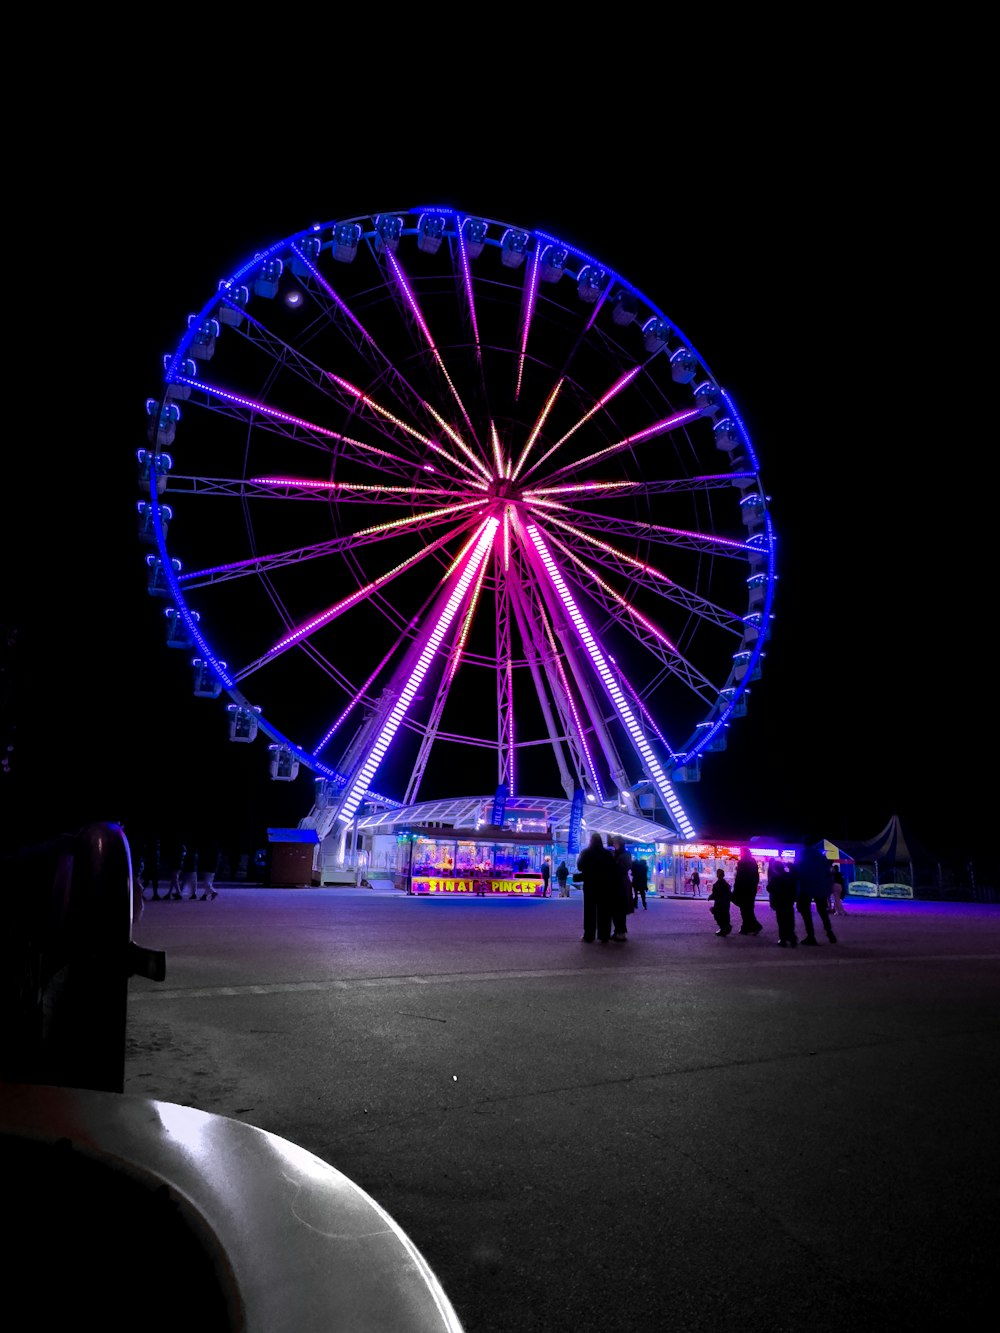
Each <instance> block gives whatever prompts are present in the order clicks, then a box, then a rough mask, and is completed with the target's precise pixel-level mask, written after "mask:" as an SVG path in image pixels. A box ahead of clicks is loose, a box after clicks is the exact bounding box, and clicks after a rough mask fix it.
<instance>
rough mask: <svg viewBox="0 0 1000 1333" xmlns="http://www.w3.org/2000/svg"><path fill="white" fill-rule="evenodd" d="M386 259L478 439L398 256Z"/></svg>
mask: <svg viewBox="0 0 1000 1333" xmlns="http://www.w3.org/2000/svg"><path fill="white" fill-rule="evenodd" d="M385 257H386V259H387V260H388V261H389V268H390V270H391V271H392V275H393V277H394V278H395V279H396V282H397V284H398V286H399V290H400V292H401V293H402V295H403V299H404V300H405V301H406V304H407V305H408V306H409V307H410V312H411V314H412V315H413V318H414V319H415V320H416V321H417V327H418V328H419V329H420V332H421V333H422V334H423V335H424V338H425V339H426V341H427V346H428V347H429V348H430V349H431V355H432V356H433V357H434V360H435V361H436V362H437V364H438V369H439V370H440V371H441V374H442V375H443V376H444V378H445V383H446V384H447V385H448V388H449V389H450V390H451V395H452V397H453V398H454V399H455V402H456V403H457V404H458V408H459V411H460V412H461V413H462V416H463V417H464V418H465V424H466V425H467V426H468V428H469V430H470V431H471V432H472V438H473V439H475V438H476V430H475V427H474V426H473V424H472V422H471V420H470V419H469V414H468V412H467V411H466V410H465V404H464V403H463V402H462V399H461V397H460V396H459V392H458V390H457V389H456V388H455V385H454V384H453V383H452V378H451V376H450V375H449V374H448V367H447V366H446V365H445V363H444V361H443V360H442V358H441V353H440V352H439V351H438V349H437V346H436V345H435V342H434V339H433V338H432V337H431V331H430V329H429V328H428V327H427V321H426V320H425V319H424V316H423V313H422V311H421V309H420V306H419V305H418V304H417V298H416V296H415V295H414V293H413V290H412V288H411V287H410V284H409V283H408V282H407V280H406V274H405V273H404V272H403V270H402V267H401V266H400V263H399V260H398V259H397V258H396V256H395V255H394V254H393V253H392V251H391V250H387V251H386V255H385Z"/></svg>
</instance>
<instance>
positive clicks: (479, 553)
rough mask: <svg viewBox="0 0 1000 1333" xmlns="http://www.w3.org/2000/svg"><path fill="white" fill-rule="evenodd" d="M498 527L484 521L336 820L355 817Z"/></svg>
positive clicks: (492, 519)
mask: <svg viewBox="0 0 1000 1333" xmlns="http://www.w3.org/2000/svg"><path fill="white" fill-rule="evenodd" d="M499 525H500V520H499V519H497V518H491V519H488V520H487V522H486V526H485V527H484V529H483V532H482V535H481V536H480V538H479V541H478V542H477V543H476V548H475V550H474V551H473V553H472V556H471V557H470V559H469V561H468V563H467V564H466V566H465V568H464V569H463V570H462V574H461V576H460V578H459V580H458V582H457V583H456V584H455V587H454V588H453V589H452V593H451V596H450V597H449V598H448V601H447V602H446V603H445V607H444V610H443V611H442V612H441V614H440V616H438V621H437V624H436V625H435V626H434V629H433V631H432V632H431V635H430V637H429V638H428V639H427V642H426V643H425V644H424V648H423V652H422V653H421V654H420V657H419V658H418V660H417V663H416V665H415V666H414V668H413V670H412V671H411V672H410V677H409V679H408V680H407V682H406V684H405V686H404V687H403V689H402V691H401V693H400V695H399V698H398V699H397V700H396V703H395V705H394V706H393V709H392V712H391V713H390V714H389V716H388V718H387V719H386V722H385V725H384V726H383V727H382V730H381V731H380V732H379V735H378V739H377V740H376V742H375V744H374V746H373V747H372V750H371V753H370V754H369V756H368V758H367V760H366V761H365V763H364V765H363V766H362V768H361V770H360V771H359V773H358V774H357V776H356V777H355V779H354V781H353V783H352V784H351V788H350V791H349V792H348V795H347V799H346V800H345V802H344V804H343V806H342V807H341V810H340V813H339V815H338V818H339V819H340V820H341V821H344V822H347V821H349V820H351V819H353V818H354V812H355V811H356V810H357V808H358V806H359V805H360V804H361V800H362V797H363V796H364V794H365V792H366V791H367V789H368V784H369V782H371V780H372V778H373V777H374V776H375V773H376V771H377V770H378V767H379V765H380V764H381V762H382V760H383V758H384V757H385V752H386V750H388V748H389V743H390V742H391V740H392V738H393V736H395V734H396V731H397V730H398V728H399V725H400V723H401V722H402V720H403V718H404V717H405V716H406V714H407V712H408V711H409V708H410V704H411V703H412V702H413V699H414V696H415V695H416V693H417V690H418V689H419V687H420V682H421V681H422V680H423V678H424V676H425V675H426V674H427V668H428V667H429V666H430V664H431V661H432V659H433V657H434V655H435V653H436V652H437V650H438V648H439V646H440V644H441V640H442V639H443V638H444V636H445V634H446V633H447V632H448V628H449V626H450V625H451V622H452V621H453V620H454V618H455V616H456V614H457V612H458V609H459V607H460V606H461V604H462V601H463V600H464V598H465V594H466V592H467V591H468V589H469V584H470V583H471V582H472V580H473V579H474V578H475V576H476V574H477V572H478V570H479V566H480V564H481V563H482V561H483V559H484V558H485V556H486V553H487V551H488V550H489V549H490V546H491V544H492V542H493V538H494V536H495V534H496V530H497V528H498V527H499Z"/></svg>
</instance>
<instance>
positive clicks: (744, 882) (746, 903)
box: [733, 847, 764, 935]
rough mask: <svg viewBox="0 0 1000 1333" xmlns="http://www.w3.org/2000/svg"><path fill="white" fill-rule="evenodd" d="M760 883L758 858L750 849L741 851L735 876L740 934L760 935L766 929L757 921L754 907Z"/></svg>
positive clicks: (734, 896)
mask: <svg viewBox="0 0 1000 1333" xmlns="http://www.w3.org/2000/svg"><path fill="white" fill-rule="evenodd" d="M759 883H760V870H759V869H758V867H757V858H756V857H755V856H752V855H751V853H750V849H749V848H748V847H744V848H742V850H741V851H740V859H739V860H738V861H737V862H736V874H735V875H734V876H733V902H734V903H735V904H736V906H737V907H738V908H739V909H740V934H741V935H759V934H760V932H761V931H762V930H763V929H764V927H763V926H762V925H761V924H760V922H759V921H758V920H757V913H756V911H755V910H754V905H755V903H756V901H757V886H758V884H759Z"/></svg>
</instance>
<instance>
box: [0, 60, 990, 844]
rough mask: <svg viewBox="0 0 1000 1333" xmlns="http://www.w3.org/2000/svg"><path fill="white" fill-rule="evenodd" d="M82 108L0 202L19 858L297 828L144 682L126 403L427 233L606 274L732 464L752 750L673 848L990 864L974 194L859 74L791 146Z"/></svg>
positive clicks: (221, 83) (556, 110) (204, 99)
mask: <svg viewBox="0 0 1000 1333" xmlns="http://www.w3.org/2000/svg"><path fill="white" fill-rule="evenodd" d="M528 63H529V64H530V62H528ZM251 64H252V62H251ZM295 68H296V69H297V70H298V72H299V74H301V72H302V71H301V67H300V66H296V67H295ZM148 73H149V71H146V74H147V75H148ZM104 74H105V75H106V77H107V78H108V79H109V80H110V81H111V84H112V90H113V89H114V87H115V84H114V81H115V80H116V79H117V80H118V81H119V84H118V87H119V89H120V91H121V92H122V93H123V94H127V96H122V97H118V96H113V95H111V92H109V91H108V90H104V92H103V93H102V92H101V90H99V89H94V88H93V86H90V87H89V91H88V95H87V96H86V97H83V98H81V100H80V104H79V106H78V107H77V108H76V110H75V111H74V113H73V114H69V113H67V112H65V111H64V112H63V113H62V114H61V115H60V116H59V117H57V118H56V120H55V121H54V122H53V124H52V126H51V127H50V128H49V129H48V130H44V131H43V130H38V131H35V132H33V133H26V134H25V135H24V136H22V138H21V140H20V142H19V144H18V145H17V148H16V151H15V152H13V153H12V156H11V159H10V161H9V164H8V173H9V180H10V181H11V182H12V183H13V184H14V185H15V186H16V187H17V188H16V190H15V194H16V196H17V198H18V199H19V201H20V202H19V208H18V213H17V219H16V236H15V239H14V245H13V248H12V250H11V251H10V263H11V271H10V272H9V278H10V282H11V286H10V288H9V289H8V290H9V292H11V293H12V294H13V299H14V303H15V307H16V308H15V310H14V312H13V317H12V319H11V322H10V325H9V330H8V332H9V341H8V350H7V353H6V356H7V376H6V382H7V389H8V393H7V396H6V400H7V406H8V416H7V435H6V448H5V455H6V458H7V468H6V478H7V480H6V484H5V486H4V519H3V531H4V540H5V550H4V563H3V590H2V616H0V621H2V624H3V627H4V631H5V634H6V648H5V650H4V658H3V662H4V678H3V687H4V694H3V699H2V705H3V722H4V736H5V743H7V744H9V745H11V746H12V747H13V748H12V749H11V750H9V751H8V765H9V772H7V773H5V774H3V775H0V776H2V786H0V790H2V791H3V801H4V814H5V818H6V821H7V824H8V836H9V837H14V838H23V837H34V836H46V835H47V834H49V833H55V832H59V831H66V830H69V829H72V828H74V827H77V826H79V825H80V824H81V823H83V822H85V821H87V820H90V819H104V818H110V819H115V820H120V821H123V822H124V823H125V826H126V830H127V831H129V830H131V831H132V832H133V833H134V834H136V835H140V834H145V833H147V832H149V831H151V830H155V831H156V832H159V833H161V834H166V832H167V831H168V830H170V829H172V828H173V829H176V828H180V827H182V826H183V827H184V828H185V829H186V830H189V831H193V830H194V829H195V827H196V826H201V827H212V828H215V829H216V830H221V831H222V832H223V833H224V836H225V837H226V838H227V839H228V840H229V841H235V842H237V843H239V844H240V845H241V846H244V847H247V848H249V847H254V846H258V845H261V844H262V841H263V839H264V836H265V833H264V831H265V830H266V828H267V827H268V826H270V825H283V824H294V823H296V822H297V821H298V819H299V818H300V817H301V816H302V815H304V814H305V813H307V811H308V809H309V807H310V805H311V798H312V780H311V776H310V775H309V774H307V773H305V772H303V773H302V774H301V775H300V778H299V780H298V781H297V782H296V783H294V784H282V783H273V782H271V781H270V779H269V778H268V776H267V755H266V749H265V747H264V745H263V744H262V743H260V742H258V743H257V744H256V745H255V746H239V745H233V744H231V743H230V742H229V741H228V738H227V734H226V722H225V715H224V710H223V709H222V707H221V704H214V703H212V702H210V701H207V700H202V699H194V698H193V697H192V696H191V693H190V679H189V673H188V670H187V668H186V664H184V663H181V662H179V661H178V660H177V656H178V655H177V654H171V653H170V652H168V651H167V650H166V649H165V647H164V644H163V636H162V627H161V624H160V619H159V614H158V613H159V611H160V609H161V608H160V607H159V605H154V599H151V598H149V597H148V595H147V593H146V591H145V571H144V568H143V565H142V552H141V550H140V548H139V546H138V543H137V541H136V533H135V508H134V506H135V501H136V499H137V489H136V471H135V452H136V449H137V448H139V447H141V446H142V445H143V443H144V429H145V407H144V404H145V399H146V398H147V397H148V396H150V395H154V394H155V393H156V392H157V389H158V387H159V383H160V372H161V366H162V357H163V355H164V353H166V352H167V351H170V350H172V349H173V347H174V346H175V345H176V343H177V341H178V339H179V337H180V335H181V333H182V331H183V328H184V324H185V321H186V318H187V315H188V314H189V313H190V312H191V311H193V310H195V309H198V308H200V306H201V305H202V304H203V303H204V301H205V300H206V299H207V298H208V295H209V294H210V293H211V292H212V291H213V290H214V289H215V286H216V285H217V283H218V281H219V280H220V279H222V278H223V277H226V276H228V275H229V273H230V272H231V271H232V270H233V269H234V268H235V267H236V266H237V265H238V264H239V263H240V262H241V261H243V260H244V259H245V258H247V257H248V255H250V254H252V253H253V252H254V251H256V250H258V249H260V248H261V247H262V246H264V245H266V244H269V243H271V242H273V241H276V240H279V239H281V238H282V237H284V236H287V235H289V234H291V233H292V232H294V231H297V230H299V229H300V228H302V227H303V226H306V225H308V224H309V223H311V222H313V221H323V222H326V221H329V220H332V219H334V218H337V217H347V216H353V215H356V214H361V213H368V212H374V211H382V210H385V211H389V210H392V209H404V208H408V207H411V206H416V205H418V204H425V203H426V204H428V205H431V204H434V203H440V204H449V205H454V206H456V207H461V208H463V209H465V210H467V211H468V212H471V213H478V214H481V215H482V216H485V217H490V218H495V219H500V220H504V221H509V222H512V223H518V224H521V225H523V226H525V227H538V228H541V229H544V230H546V231H549V232H551V233H553V234H555V235H557V236H560V237H563V238H565V239H566V240H567V241H571V242H572V243H574V244H576V245H579V246H580V248H581V249H584V250H586V251H587V252H589V253H591V254H593V255H595V256H597V257H599V258H600V259H602V260H603V261H605V262H607V263H608V264H609V265H610V266H611V267H613V268H614V269H616V270H617V271H618V272H620V273H622V274H623V275H624V276H625V277H627V278H628V279H629V281H631V282H632V283H633V284H635V285H636V286H637V287H639V288H640V289H641V290H642V291H644V292H646V293H648V295H649V296H650V297H651V298H652V299H653V300H654V301H656V302H657V303H658V304H659V305H660V306H661V307H662V308H663V309H664V310H665V311H666V313H667V314H668V315H669V316H670V318H671V319H672V320H674V321H675V323H676V324H677V325H678V327H679V328H680V329H681V330H683V331H684V332H685V333H686V334H687V336H688V337H689V339H690V340H691V342H692V343H693V344H694V346H695V347H697V348H698V350H699V351H700V352H701V354H702V355H703V357H704V358H705V360H706V361H707V363H708V365H709V366H710V367H711V369H712V371H713V373H714V375H715V376H716V377H717V379H718V380H719V381H720V382H721V383H722V384H723V385H724V386H725V387H726V388H727V389H728V390H729V391H730V392H731V393H732V395H733V397H734V399H735V401H736V403H737V405H738V406H739V408H740V410H741V413H742V415H743V417H744V420H745V422H746V425H747V427H748V429H749V431H750V434H751V437H752V439H753V440H754V443H755V447H756V449H757V452H758V456H759V458H760V462H761V470H762V476H763V479H764V484H765V486H766V488H767V490H768V493H769V494H770V496H771V511H772V515H773V519H774V523H775V526H776V530H777V533H778V540H779V546H778V571H779V576H780V578H779V584H778V590H777V599H776V603H775V612H776V620H775V623H774V629H773V634H772V639H771V643H770V644H769V647H768V656H767V662H766V669H765V673H764V677H763V679H762V680H761V681H760V682H759V683H758V684H757V686H756V688H755V691H754V699H753V706H752V709H751V711H750V713H749V715H748V716H747V717H746V718H745V719H743V720H742V721H741V722H739V723H738V724H736V725H734V726H733V728H732V735H731V742H730V746H729V749H728V750H727V751H726V752H725V753H724V754H720V755H714V756H709V757H707V759H706V760H705V763H704V765H703V779H702V782H701V783H700V784H699V785H698V786H697V787H694V788H686V789H684V795H685V796H688V793H689V792H690V797H689V803H690V805H691V807H692V809H693V810H694V812H695V813H696V815H697V821H696V822H698V823H699V824H700V825H701V827H702V828H703V829H705V830H707V831H712V832H716V833H718V834H720V835H728V836H748V835H750V834H753V833H773V834H775V835H777V836H784V837H787V838H817V837H820V836H827V837H830V838H832V839H833V840H835V841H836V840H838V839H865V838H869V837H873V836H874V835H875V834H877V833H878V832H879V831H880V830H881V829H882V827H883V826H884V825H885V824H886V823H887V822H888V821H889V819H890V817H891V816H892V815H893V814H898V815H899V816H900V818H901V819H902V821H903V824H904V827H905V828H906V829H907V830H908V831H909V833H910V835H911V837H913V838H914V839H915V841H916V842H917V843H918V844H920V845H921V846H923V847H925V848H927V849H928V850H930V851H931V852H932V853H933V854H934V855H935V856H939V857H941V858H943V859H945V860H948V861H950V862H954V863H958V864H962V865H964V863H965V862H966V861H968V859H970V857H972V858H978V859H979V860H980V861H983V862H985V861H995V856H994V853H993V849H992V846H991V837H992V831H993V829H992V825H993V819H992V793H991V791H990V786H991V783H990V780H989V778H988V776H987V775H988V773H989V771H990V763H991V756H992V739H991V738H992V735H993V716H994V708H993V704H992V699H993V697H994V695H995V688H996V687H995V685H994V683H993V682H992V675H993V674H995V673H994V672H993V669H992V667H991V665H990V663H991V660H992V653H993V649H992V647H991V646H989V645H990V644H991V641H992V635H993V631H992V630H991V624H992V619H993V616H994V613H995V610H994V609H995V604H996V593H995V569H996V565H995V560H994V559H993V558H992V552H991V550H990V549H989V548H990V537H989V533H990V531H991V529H992V526H993V517H992V508H993V506H994V504H995V500H994V498H993V497H994V494H995V478H996V469H995V463H994V459H993V453H992V449H993V444H992V438H991V432H990V429H989V428H988V424H987V422H986V421H985V420H984V417H987V416H988V412H989V402H988V399H987V398H986V396H985V394H984V393H983V392H982V385H981V383H979V382H977V377H976V373H975V368H976V365H977V364H978V361H979V357H978V355H977V354H976V343H975V335H973V334H970V333H962V334H959V333H958V332H957V330H956V329H955V327H954V326H953V324H952V317H953V316H952V313H951V312H952V309H953V307H952V299H953V298H954V299H955V300H956V302H958V303H959V304H960V303H961V301H962V300H963V299H964V297H966V296H967V295H968V292H969V289H968V282H969V276H968V275H970V274H972V273H974V272H975V270H976V265H977V262H978V261H977V258H976V255H977V246H978V240H977V237H978V227H979V223H978V218H979V210H978V209H977V206H976V195H977V191H978V186H977V185H976V184H975V182H972V181H970V180H969V177H968V174H967V172H966V171H965V169H964V164H963V160H962V157H961V155H959V154H958V153H956V151H955V149H954V146H953V145H948V144H942V143H941V142H940V140H939V138H938V137H937V135H936V133H935V130H934V114H933V108H932V107H930V106H929V105H927V106H925V104H924V103H923V102H922V100H921V98H920V96H919V94H917V93H916V92H913V91H910V90H904V92H903V94H902V97H901V100H900V99H897V101H896V102H895V103H891V102H890V103H887V102H886V100H885V98H884V96H883V94H884V92H885V88H884V87H878V88H876V87H875V86H874V85H873V84H871V83H870V82H868V81H867V78H868V75H869V74H870V71H868V70H860V71H859V70H855V74H856V75H858V76H859V78H860V84H858V85H856V87H855V95H854V97H853V99H852V100H851V101H850V102H846V101H844V100H841V101H838V102H837V103H836V104H834V103H833V102H831V101H830V100H829V98H828V96H827V94H828V93H829V91H830V90H829V88H825V87H822V86H817V87H816V88H815V89H809V88H805V87H803V86H802V85H801V84H800V85H799V86H797V87H796V88H795V89H794V90H791V89H790V90H789V91H790V94H791V92H794V99H792V98H791V97H790V98H789V100H788V101H787V102H786V103H785V104H784V105H783V106H782V108H781V109H780V112H772V111H770V110H768V111H767V112H765V111H764V110H763V109H762V108H760V107H754V105H752V104H751V103H750V102H748V101H744V102H743V103H742V104H739V105H738V104H737V102H736V99H730V101H729V102H728V103H727V104H726V105H721V104H720V103H719V102H718V101H716V100H715V99H713V98H711V97H709V96H708V93H709V91H710V90H709V89H708V88H707V87H706V89H705V95H706V107H707V108H708V110H706V111H705V112H704V113H703V114H702V115H699V116H692V115H690V114H686V113H682V112H681V111H674V112H671V111H670V110H669V109H665V110H663V111H658V110H655V109H654V107H653V106H652V105H651V103H650V102H649V101H647V100H644V99H643V98H639V97H637V96H633V97H631V98H630V97H625V96H617V97H601V98H593V97H589V96H588V97H581V98H580V100H579V101H578V102H576V103H573V102H572V101H568V100H567V99H568V98H569V97H570V93H569V91H567V92H566V94H564V95H560V93H559V90H558V89H557V88H556V87H555V86H550V87H549V88H548V90H547V95H546V96H545V97H541V96H539V98H538V99H537V100H535V101H533V100H531V98H530V96H529V98H528V100H527V101H524V100H518V98H517V97H514V96H513V95H512V100H510V101H508V102H504V101H502V99H501V101H499V102H498V103H497V104H496V105H493V104H491V108H490V114H489V115H483V116H475V115H473V114H471V112H470V111H469V110H468V107H469V102H468V97H470V96H471V91H470V89H468V88H467V89H463V90H461V92H460V91H459V90H457V89H455V90H452V93H451V95H450V96H448V97H444V98H438V97H434V96H431V95H430V93H428V92H426V91H424V92H421V91H420V90H419V89H418V90H414V89H410V90H408V91H407V92H406V94H405V95H397V96H395V97H388V98H383V99H382V100H381V101H380V100H379V97H377V96H376V95H375V89H374V86H373V87H372V88H367V86H366V89H365V92H366V96H365V97H362V96H361V94H360V91H359V90H360V84H359V89H358V90H355V91H357V92H358V96H357V98H356V99H355V100H354V101H351V99H350V97H348V96H347V95H346V94H345V95H344V96H342V97H341V96H338V97H336V98H333V100H332V101H331V103H330V104H329V105H325V104H321V103H320V102H319V101H316V103H315V110H314V109H313V103H311V102H310V103H309V104H308V105H306V104H305V103H303V104H300V103H299V102H298V98H299V96H300V95H304V85H305V83H306V82H307V81H306V80H305V79H303V80H302V86H300V84H299V83H298V82H296V81H294V80H293V79H292V77H291V75H290V76H289V78H288V80H287V81H285V82H282V83H280V87H276V86H275V83H276V81H275V79H274V78H273V77H272V78H271V80H270V82H269V85H268V90H269V95H268V97H267V99H266V105H265V106H262V107H257V108H256V109H255V108H254V106H253V102H254V98H253V96H252V89H251V86H250V85H252V83H253V79H252V78H251V77H249V76H248V78H247V80H245V81H242V82H241V81H239V80H235V79H234V80H233V81H232V83H227V82H226V81H225V80H224V79H222V78H221V76H220V77H214V78H212V79H207V82H206V84H205V87H204V90H203V92H202V93H201V94H200V95H199V94H196V93H193V92H192V91H191V90H189V91H188V92H187V93H185V95H184V96H183V97H181V96H180V95H179V94H178V93H177V91H176V89H173V90H170V96H169V97H167V96H166V93H167V91H168V89H167V88H166V87H164V85H162V84H157V81H156V80H155V79H153V80H151V81H150V80H149V79H148V78H145V77H144V78H143V79H142V80H138V81H137V80H136V77H135V73H134V71H133V72H132V73H131V74H129V73H127V72H121V71H115V70H114V68H113V67H112V66H108V67H107V68H106V69H105V70H104ZM358 77H360V76H358ZM279 82H280V81H279ZM566 86H567V89H570V88H572V87H573V86H575V84H574V80H572V79H567V85H566ZM602 86H603V87H604V88H605V89H606V90H609V91H610V90H613V89H614V87H615V82H614V79H613V78H612V76H611V73H610V72H609V73H608V75H607V76H606V78H605V81H604V84H603V85H602ZM313 91H314V92H315V89H314V90H313ZM340 91H341V92H343V85H340ZM161 93H162V94H163V96H160V95H159V94H161ZM140 94H141V95H140ZM347 107H350V108H351V114H349V115H348V114H345V108H347ZM386 107H389V108H390V109H389V110H386ZM709 111H710V112H711V117H712V118H711V120H708V119H707V117H708V114H709ZM963 289H964V290H963ZM399 794H400V795H401V793H399ZM456 794H459V793H456ZM532 794H534V793H532Z"/></svg>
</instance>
